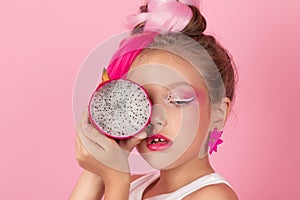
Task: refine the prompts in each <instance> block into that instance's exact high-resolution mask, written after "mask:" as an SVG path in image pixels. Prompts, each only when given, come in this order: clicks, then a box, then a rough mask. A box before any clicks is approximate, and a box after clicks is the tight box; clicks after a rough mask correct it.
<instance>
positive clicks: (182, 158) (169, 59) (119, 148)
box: [70, 0, 238, 200]
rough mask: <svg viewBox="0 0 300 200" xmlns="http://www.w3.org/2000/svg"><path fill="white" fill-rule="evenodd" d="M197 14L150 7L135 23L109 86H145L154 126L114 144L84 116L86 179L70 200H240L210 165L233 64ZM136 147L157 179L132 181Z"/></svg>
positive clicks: (164, 4) (190, 2) (181, 6)
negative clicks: (122, 81) (131, 158)
mask: <svg viewBox="0 0 300 200" xmlns="http://www.w3.org/2000/svg"><path fill="white" fill-rule="evenodd" d="M198 6H199V5H198V0H180V1H176V0H149V1H148V3H147V4H146V5H145V6H142V7H141V13H140V14H138V15H136V16H131V18H130V22H131V23H132V24H133V25H134V29H133V31H132V36H131V37H129V38H127V39H126V40H124V41H123V42H122V43H121V45H120V48H119V50H118V51H117V52H116V54H115V55H114V56H113V58H112V62H111V63H110V65H109V66H108V68H107V72H105V73H104V75H103V78H104V79H105V77H109V78H112V79H118V78H124V77H125V78H126V79H130V80H132V81H134V82H136V83H138V84H140V85H142V86H143V87H144V89H145V90H146V92H147V94H148V95H149V98H150V100H151V102H152V104H153V110H152V115H151V121H150V124H149V125H148V126H147V127H146V128H145V129H144V130H143V131H141V132H140V133H139V134H137V135H136V136H135V137H132V138H130V139H127V140H121V141H118V142H116V141H115V140H113V139H110V138H108V137H106V136H104V135H102V134H101V133H99V132H98V131H97V130H96V129H95V128H94V127H93V126H92V125H91V124H90V122H89V119H88V111H87V109H86V110H85V111H84V113H83V115H82V117H81V119H80V121H79V123H78V126H77V140H76V157H77V160H78V163H79V165H80V166H81V167H82V168H83V169H84V172H83V173H82V175H81V177H80V179H79V181H78V183H77V185H76V187H75V189H74V191H73V192H72V194H71V196H70V199H101V198H102V197H104V199H112V200H115V199H116V200H119V199H120V200H122V199H149V200H159V199H174V200H175V199H176V200H177V199H197V200H198V199H200V200H201V199H216V200H218V199H220V200H227V199H231V200H234V199H238V198H237V196H236V194H235V192H234V191H233V189H232V188H231V186H230V185H229V183H228V182H227V181H226V180H224V178H222V177H221V176H220V175H219V174H217V173H216V172H215V171H214V169H213V168H212V167H211V165H210V163H209V158H208V151H209V152H210V153H211V152H212V151H216V146H217V144H218V143H220V142H221V140H220V139H219V137H218V136H220V134H221V133H222V131H221V130H222V128H223V126H224V125H225V122H226V119H227V117H228V114H229V112H230V110H231V102H232V101H233V100H234V87H235V74H234V69H233V62H232V60H231V59H230V56H229V55H228V53H227V52H226V50H224V49H223V48H222V47H221V46H220V44H219V43H218V42H217V41H216V40H215V39H214V37H213V36H210V35H206V34H204V33H203V32H204V30H205V28H206V21H205V19H204V17H203V16H202V15H201V14H200V11H199V9H198ZM216 135H217V136H216ZM134 147H136V149H137V150H138V152H139V153H140V154H141V156H142V157H143V158H144V159H145V160H146V161H147V162H148V163H149V164H150V165H151V166H152V167H153V168H156V169H159V173H156V172H152V173H148V174H143V175H130V170H129V165H128V159H127V158H128V155H129V153H130V152H131V150H132V149H133V148H134Z"/></svg>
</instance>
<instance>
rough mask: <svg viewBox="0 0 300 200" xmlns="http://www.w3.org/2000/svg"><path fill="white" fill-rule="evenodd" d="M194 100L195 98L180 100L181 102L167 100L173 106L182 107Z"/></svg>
mask: <svg viewBox="0 0 300 200" xmlns="http://www.w3.org/2000/svg"><path fill="white" fill-rule="evenodd" d="M194 99H195V97H192V98H189V99H182V100H176V99H175V100H173V99H171V100H169V101H168V103H171V104H174V105H184V104H188V103H190V102H191V101H193V100H194Z"/></svg>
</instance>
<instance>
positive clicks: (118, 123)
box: [89, 79, 151, 139]
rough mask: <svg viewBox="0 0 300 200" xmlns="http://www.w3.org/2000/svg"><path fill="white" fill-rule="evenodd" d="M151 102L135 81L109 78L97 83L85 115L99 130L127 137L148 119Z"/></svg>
mask: <svg viewBox="0 0 300 200" xmlns="http://www.w3.org/2000/svg"><path fill="white" fill-rule="evenodd" d="M150 115H151V102H150V100H149V97H148V95H147V93H146V91H145V90H144V89H143V88H142V87H141V86H140V85H138V84H137V83H135V82H133V81H130V80H125V79H117V80H109V81H106V82H103V83H101V84H100V85H99V86H98V87H97V89H96V91H95V92H94V93H93V95H92V97H91V99H90V103H89V118H90V121H91V122H92V124H93V126H94V127H95V128H96V129H97V130H98V131H99V132H101V133H104V134H105V135H107V136H109V137H112V138H115V139H125V138H130V137H132V136H134V135H135V134H137V133H138V132H140V131H141V130H142V129H144V128H145V127H146V126H147V125H148V123H149V122H150Z"/></svg>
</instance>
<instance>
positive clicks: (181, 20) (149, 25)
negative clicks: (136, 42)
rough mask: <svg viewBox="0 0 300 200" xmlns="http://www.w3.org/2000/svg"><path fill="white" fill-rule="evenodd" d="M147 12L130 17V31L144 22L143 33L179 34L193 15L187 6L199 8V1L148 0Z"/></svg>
mask: <svg viewBox="0 0 300 200" xmlns="http://www.w3.org/2000/svg"><path fill="white" fill-rule="evenodd" d="M147 3H148V12H146V13H139V14H135V15H130V16H129V17H128V18H127V23H128V26H129V28H130V29H132V28H134V27H135V26H136V25H138V24H140V23H142V22H145V26H144V31H156V32H159V33H167V32H179V31H181V30H183V29H184V28H185V27H186V25H188V23H189V22H190V20H191V18H192V16H193V13H192V10H191V8H190V7H189V6H188V5H192V6H195V7H197V8H198V7H199V0H180V1H177V0H149V1H148V2H147Z"/></svg>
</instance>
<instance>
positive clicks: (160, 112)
mask: <svg viewBox="0 0 300 200" xmlns="http://www.w3.org/2000/svg"><path fill="white" fill-rule="evenodd" d="M150 120H151V121H150V124H149V125H148V128H149V129H148V135H152V134H155V133H159V131H161V130H162V129H163V128H164V127H165V126H166V125H167V112H166V111H165V109H164V107H163V106H161V105H159V104H154V105H153V106H152V113H151V119H150Z"/></svg>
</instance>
